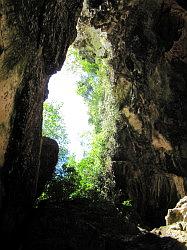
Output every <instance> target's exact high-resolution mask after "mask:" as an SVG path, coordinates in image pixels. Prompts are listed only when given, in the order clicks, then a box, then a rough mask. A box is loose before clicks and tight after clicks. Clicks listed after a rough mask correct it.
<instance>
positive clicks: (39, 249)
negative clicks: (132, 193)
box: [19, 199, 187, 250]
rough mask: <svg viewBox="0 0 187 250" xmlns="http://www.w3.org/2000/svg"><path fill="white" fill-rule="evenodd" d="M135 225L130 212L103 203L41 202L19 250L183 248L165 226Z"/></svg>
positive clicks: (163, 249)
mask: <svg viewBox="0 0 187 250" xmlns="http://www.w3.org/2000/svg"><path fill="white" fill-rule="evenodd" d="M137 222H138V218H137V217H136V215H134V213H133V211H132V210H131V209H129V208H123V207H122V208H116V207H115V206H113V205H112V204H109V203H107V202H103V203H102V202H101V203H98V202H97V203H96V202H90V201H88V200H86V199H77V200H73V201H63V202H58V203H51V202H47V201H43V202H41V204H40V205H39V207H38V208H35V209H34V212H33V213H32V216H31V217H30V222H29V223H28V227H27V229H25V230H24V232H23V234H22V235H24V237H22V238H23V241H22V244H21V246H20V248H19V250H31V249H32V250H33V249H34V250H43V249H45V250H79V249H80V250H122V249H123V250H183V249H187V247H186V245H185V243H186V242H187V240H184V239H183V240H181V239H179V240H180V241H181V242H179V241H178V240H177V237H175V238H176V239H174V238H172V235H171V234H169V231H167V230H165V229H164V228H165V227H162V230H161V231H159V229H155V230H153V231H152V232H149V231H147V230H144V229H142V228H140V227H137V226H136V225H137ZM164 230H165V231H164ZM175 231H177V230H175ZM183 233H184V232H183ZM181 237H182V235H181Z"/></svg>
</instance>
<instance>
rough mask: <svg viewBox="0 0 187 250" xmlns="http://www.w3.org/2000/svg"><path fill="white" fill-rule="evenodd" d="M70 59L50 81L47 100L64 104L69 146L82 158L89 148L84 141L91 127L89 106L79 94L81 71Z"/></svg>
mask: <svg viewBox="0 0 187 250" xmlns="http://www.w3.org/2000/svg"><path fill="white" fill-rule="evenodd" d="M68 59H69V58H67V60H66V61H65V63H64V65H63V67H62V69H61V71H59V72H57V73H56V74H55V75H53V76H52V77H51V79H50V81H49V85H48V89H49V95H48V99H47V102H49V103H54V104H55V103H56V104H62V107H61V109H60V115H61V117H62V119H63V120H64V124H65V129H66V133H67V139H68V144H67V148H68V151H69V153H70V154H74V155H75V157H76V159H77V160H80V159H81V158H83V156H84V152H85V150H87V148H85V144H84V143H83V135H84V134H86V133H88V132H89V131H90V130H91V127H90V125H89V123H88V107H87V105H86V104H85V102H84V100H83V97H81V96H80V95H78V94H77V82H78V81H80V72H79V71H78V69H77V71H76V70H72V68H71V65H70V64H71V61H70V60H68ZM62 136H63V135H62Z"/></svg>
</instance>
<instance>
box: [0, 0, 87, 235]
mask: <svg viewBox="0 0 187 250" xmlns="http://www.w3.org/2000/svg"><path fill="white" fill-rule="evenodd" d="M81 8H82V0H68V1H67V0H60V1H59V0H41V1H38V0H22V1H21V0H1V1H0V65H1V67H0V81H1V83H0V168H1V169H0V172H1V180H0V187H1V190H0V201H1V203H2V204H0V208H1V218H0V219H1V223H0V224H1V225H3V226H2V227H3V230H5V231H7V232H13V230H15V228H16V227H17V226H18V225H19V223H20V221H22V220H23V219H24V214H25V211H26V209H28V208H29V207H30V206H31V204H32V203H33V200H34V197H35V193H36V186H37V179H38V171H39V159H40V147H41V124H42V104H43V101H44V99H45V98H46V94H47V83H48V80H49V78H50V76H51V75H52V74H54V73H56V71H57V70H60V68H61V66H62V64H63V62H64V60H65V56H66V52H67V49H68V47H69V45H70V44H71V43H72V42H73V40H74V39H75V37H76V23H77V19H78V16H79V15H80V12H81ZM1 236H2V234H1ZM9 236H10V235H9ZM10 237H11V236H10Z"/></svg>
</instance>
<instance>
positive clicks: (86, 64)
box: [68, 47, 118, 199]
mask: <svg viewBox="0 0 187 250" xmlns="http://www.w3.org/2000/svg"><path fill="white" fill-rule="evenodd" d="M85 50H86V51H87V53H82V52H83V51H79V50H78V49H72V50H71V54H73V56H74V62H75V64H76V67H77V65H78V64H79V68H81V70H80V72H82V74H81V80H80V81H79V82H77V93H78V94H79V95H81V96H82V97H83V98H84V100H85V102H86V104H87V105H88V108H89V122H90V124H91V125H93V126H94V130H93V134H92V141H91V150H90V151H89V152H88V153H87V154H86V156H85V158H84V159H82V160H80V161H78V162H77V161H76V160H75V159H73V158H71V160H69V161H68V165H69V166H74V168H75V170H76V172H77V174H78V176H79V185H78V189H77V190H76V192H74V193H73V195H74V196H89V195H90V193H92V195H93V193H94V194H97V195H99V196H100V197H102V198H104V199H113V198H114V197H113V196H114V194H113V193H112V190H113V189H114V186H115V183H114V178H113V175H112V171H111V156H112V155H113V153H114V150H115V147H116V142H115V133H116V120H117V119H118V112H117V107H116V105H115V100H114V95H113V93H112V85H111V80H110V70H111V69H110V67H109V64H108V60H107V58H106V57H104V58H103V57H101V56H97V55H96V54H95V53H94V52H93V51H94V47H92V48H91V47H89V49H87V47H86V48H85ZM73 65H74V63H73Z"/></svg>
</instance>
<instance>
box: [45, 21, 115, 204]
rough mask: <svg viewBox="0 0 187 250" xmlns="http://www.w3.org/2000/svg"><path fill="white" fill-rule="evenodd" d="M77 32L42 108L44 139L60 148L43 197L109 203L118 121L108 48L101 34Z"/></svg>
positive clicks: (99, 32)
mask: <svg viewBox="0 0 187 250" xmlns="http://www.w3.org/2000/svg"><path fill="white" fill-rule="evenodd" d="M79 28H80V27H79ZM81 29H83V30H81V32H80V31H79V35H78V38H77V39H76V41H75V43H74V44H73V46H72V47H71V48H70V49H69V51H68V54H67V57H66V61H65V63H64V65H63V67H62V70H61V71H60V72H58V73H57V74H55V75H53V76H52V77H51V79H50V82H49V86H48V89H49V95H48V99H47V100H46V101H45V103H44V113H43V135H44V136H47V137H50V138H52V139H55V140H56V141H57V142H58V144H59V161H58V164H57V167H56V174H55V175H54V176H53V179H52V181H51V182H50V183H49V184H48V185H47V189H46V191H45V192H44V194H45V195H46V196H47V197H49V198H50V199H55V200H64V199H71V198H75V197H91V196H92V197H93V196H94V197H100V198H101V197H102V198H104V199H110V200H111V199H112V197H111V195H112V192H111V190H112V187H113V186H114V179H113V175H112V171H111V157H112V154H113V153H114V151H115V148H116V145H115V144H116V142H115V133H116V120H117V119H118V118H117V117H118V110H117V106H116V105H115V103H116V102H115V97H114V94H113V92H112V91H113V90H112V84H113V83H112V79H113V75H112V70H111V67H110V66H109V60H110V56H111V48H110V44H109V43H108V42H107V38H106V34H105V33H102V32H101V31H100V30H95V29H94V28H91V27H88V26H87V25H85V26H84V25H83V26H81ZM93 194H94V195H93ZM109 196H110V197H109Z"/></svg>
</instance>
